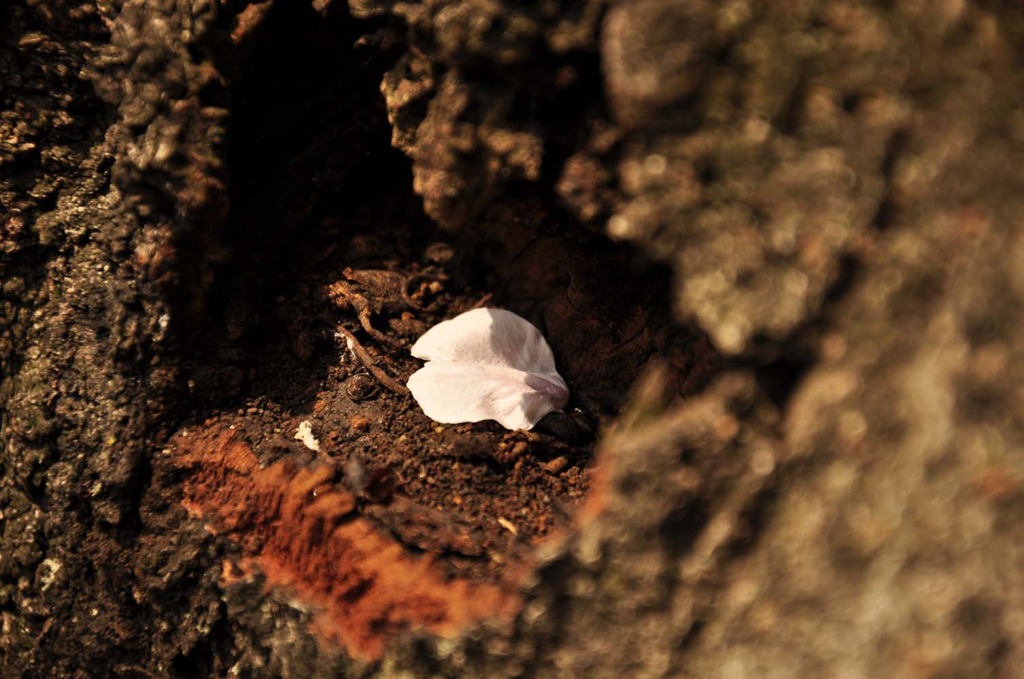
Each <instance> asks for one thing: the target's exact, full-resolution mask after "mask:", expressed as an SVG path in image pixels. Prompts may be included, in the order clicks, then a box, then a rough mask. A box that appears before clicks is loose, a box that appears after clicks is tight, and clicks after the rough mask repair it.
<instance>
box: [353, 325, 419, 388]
mask: <svg viewBox="0 0 1024 679" xmlns="http://www.w3.org/2000/svg"><path fill="white" fill-rule="evenodd" d="M337 330H338V334H339V335H341V336H342V337H344V338H345V344H346V345H347V346H348V349H349V351H351V352H352V353H353V354H354V355H355V357H356V358H358V359H359V362H360V363H362V364H363V366H364V367H365V368H366V369H367V370H369V371H370V374H371V375H373V376H374V377H375V378H376V379H377V381H378V382H380V383H381V384H383V385H384V386H385V387H387V388H388V389H390V390H391V391H393V392H395V393H396V394H402V395H403V396H404V395H406V394H408V393H409V390H408V389H406V387H405V385H404V384H402V383H400V382H398V381H397V380H395V378H393V377H392V376H391V375H388V374H387V373H386V372H384V371H383V370H382V369H381V368H378V367H377V365H376V364H374V362H373V356H370V352H368V351H367V350H366V348H365V347H363V345H362V344H360V343H359V340H357V339H356V337H355V335H353V334H352V333H351V332H349V331H348V329H347V328H346V327H345V326H343V325H339V326H337Z"/></svg>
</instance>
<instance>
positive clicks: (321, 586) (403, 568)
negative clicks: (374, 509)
mask: <svg viewBox="0 0 1024 679" xmlns="http://www.w3.org/2000/svg"><path fill="white" fill-rule="evenodd" d="M171 451H172V456H173V459H174V463H175V464H176V465H177V466H179V467H181V468H183V469H186V470H187V471H188V472H189V475H188V477H187V479H186V480H185V483H184V484H183V487H184V495H185V498H184V505H185V507H186V508H187V509H188V510H189V511H190V512H191V513H192V514H194V515H196V516H199V517H201V518H203V519H204V520H205V521H207V522H208V524H209V525H210V527H211V529H212V530H214V531H216V532H218V533H229V534H231V537H232V538H233V539H234V540H236V541H237V542H238V543H239V544H240V545H241V547H242V550H243V553H244V554H245V556H246V558H247V560H248V561H249V562H251V563H254V564H256V565H257V566H258V567H259V568H260V570H261V571H262V572H263V574H264V575H265V576H266V579H267V584H268V585H269V586H273V587H284V588H287V589H288V590H290V591H291V592H293V593H294V594H295V595H296V596H297V597H298V598H299V599H301V600H302V601H303V602H304V603H306V604H307V605H310V606H311V607H313V608H314V617H313V626H314V628H315V629H316V630H317V631H318V632H319V633H320V634H321V635H322V636H323V637H325V638H327V639H329V640H332V641H335V642H338V643H341V644H342V645H343V646H344V647H345V648H346V650H347V651H348V652H349V653H350V654H351V655H352V656H353V657H355V658H358V659H360V660H364V661H372V660H376V659H378V658H380V657H381V655H382V653H383V651H384V648H385V646H386V645H387V643H388V641H389V640H390V639H392V638H394V637H395V636H397V635H399V634H401V633H403V632H406V631H410V630H416V629H420V630H425V631H428V632H430V633H433V634H437V635H441V636H452V635H454V634H456V633H458V632H459V631H460V630H462V629H464V628H466V627H468V626H470V625H473V624H475V623H478V622H480V621H482V620H484V619H487V618H492V617H502V618H510V617H511V616H513V615H515V613H516V612H517V611H518V609H519V605H520V601H519V598H518V596H517V595H516V594H515V593H514V592H512V591H511V587H508V588H502V587H499V586H495V585H487V584H473V583H469V582H467V581H464V580H460V579H451V578H446V577H444V576H443V575H442V574H441V572H440V570H439V569H437V568H436V567H435V565H434V563H433V561H432V560H431V559H430V558H426V557H424V558H414V557H412V556H410V555H409V554H408V553H407V552H406V551H405V549H403V547H402V546H401V545H400V544H398V543H397V542H396V541H395V540H394V539H392V538H391V537H389V536H387V535H385V534H383V533H381V532H380V531H379V530H378V529H377V527H376V526H375V525H374V524H373V523H371V522H370V521H369V520H368V519H366V518H364V517H362V516H361V515H360V514H359V513H358V511H357V502H356V498H355V497H354V496H353V495H352V494H351V493H349V492H347V491H346V490H343V489H341V488H338V487H336V485H335V484H334V483H333V479H334V476H335V471H334V469H332V468H331V467H329V466H327V465H318V466H309V467H302V466H299V465H297V464H295V463H293V462H289V461H287V460H286V461H282V462H278V463H276V464H274V465H272V466H270V467H266V468H264V469H260V468H259V463H258V461H257V459H256V456H255V454H254V453H253V451H252V449H251V448H250V446H249V445H248V444H247V443H246V442H245V441H243V440H241V438H240V437H239V436H238V435H237V434H236V432H234V431H229V430H223V429H219V428H213V429H210V430H207V431H196V430H191V431H190V432H188V433H187V434H179V435H178V436H176V437H175V438H174V439H173V441H172V448H171Z"/></svg>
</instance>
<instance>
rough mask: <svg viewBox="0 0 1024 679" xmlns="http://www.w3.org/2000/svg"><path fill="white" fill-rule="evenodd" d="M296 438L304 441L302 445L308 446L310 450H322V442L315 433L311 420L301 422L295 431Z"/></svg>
mask: <svg viewBox="0 0 1024 679" xmlns="http://www.w3.org/2000/svg"><path fill="white" fill-rule="evenodd" d="M295 439H296V440H297V441H302V445H304V446H306V447H307V448H309V449H310V450H315V451H319V450H320V442H319V441H317V440H316V436H314V435H313V424H312V423H311V422H310V421H309V420H303V421H302V422H299V428H298V430H297V431H296V432H295Z"/></svg>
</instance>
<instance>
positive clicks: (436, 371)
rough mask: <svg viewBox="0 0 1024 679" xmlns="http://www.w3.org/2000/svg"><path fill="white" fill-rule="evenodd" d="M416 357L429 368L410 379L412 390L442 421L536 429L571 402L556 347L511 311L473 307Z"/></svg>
mask: <svg viewBox="0 0 1024 679" xmlns="http://www.w3.org/2000/svg"><path fill="white" fill-rule="evenodd" d="M412 354H413V356H416V357H417V358H424V359H427V364H426V365H425V366H424V367H423V368H421V369H420V370H418V371H417V372H415V373H414V374H413V375H412V377H410V378H409V390H410V391H411V392H412V395H413V398H415V399H416V402H417V403H419V404H420V407H421V408H423V412H424V413H426V415H427V416H428V417H430V418H431V419H433V420H435V421H437V422H444V423H457V422H479V421H481V420H497V421H498V423H499V424H501V425H502V426H504V427H506V428H508V429H531V428H532V427H533V425H535V424H537V422H538V421H540V419H541V418H542V417H544V416H545V415H547V414H548V413H550V412H552V411H554V410H558V409H560V408H562V407H563V406H565V404H566V403H567V402H568V400H569V388H568V387H567V386H566V384H565V380H563V379H562V377H561V376H560V375H559V374H558V373H557V372H556V371H555V359H554V355H553V354H552V353H551V347H549V346H548V343H547V342H545V341H544V337H543V336H542V335H541V334H540V331H539V330H537V328H535V327H533V325H531V324H530V323H529V322H528V321H526V320H524V319H522V318H520V317H519V316H516V315H515V314H513V313H511V312H508V311H503V310H501V309H474V310H473V311H467V312H466V313H464V314H462V315H460V316H458V317H456V318H454V319H452V320H450V321H444V322H443V323H439V324H438V325H436V326H434V327H433V328H431V329H430V330H428V331H427V332H426V333H425V334H424V335H423V337H421V338H420V339H419V340H418V341H417V342H416V344H414V345H413V347H412Z"/></svg>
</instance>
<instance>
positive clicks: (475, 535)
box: [158, 210, 714, 659]
mask: <svg viewBox="0 0 1024 679" xmlns="http://www.w3.org/2000/svg"><path fill="white" fill-rule="evenodd" d="M369 214H373V213H369ZM521 214H526V215H530V213H529V212H527V211H525V210H524V212H522V213H521ZM533 217H534V218H535V219H536V221H534V222H533V224H532V226H533V228H534V230H535V233H536V235H535V237H534V238H532V239H531V240H530V241H528V242H527V243H525V244H523V243H518V242H515V243H507V242H503V241H502V240H501V239H500V231H499V235H498V236H496V237H493V238H489V236H488V235H487V234H486V231H485V232H484V235H483V236H481V237H478V239H476V240H475V241H473V242H472V243H470V242H469V241H467V240H463V241H461V242H458V241H454V242H453V243H454V244H450V243H445V242H441V241H437V240H434V238H437V237H439V236H441V235H442V234H440V233H438V232H432V231H430V230H429V229H425V228H423V227H421V229H420V230H419V231H414V230H413V229H411V228H403V227H396V228H392V229H387V228H384V229H380V230H378V231H376V232H374V231H373V230H372V229H371V228H367V230H366V231H365V232H364V233H361V234H357V235H354V236H350V237H349V238H348V240H347V242H346V240H345V237H344V236H343V235H342V234H341V233H331V231H332V230H331V229H330V228H328V229H327V231H328V234H327V236H326V238H327V240H328V241H329V242H332V243H337V244H339V245H335V246H326V245H325V247H323V248H318V247H311V248H310V250H311V251H312V252H316V253H319V254H318V255H313V256H311V257H310V259H309V260H308V269H307V271H306V272H305V274H304V276H305V279H304V281H303V283H302V284H301V285H298V286H296V288H295V290H294V291H293V292H292V294H291V296H288V295H279V296H277V297H275V298H274V303H273V304H272V305H271V307H270V309H269V310H267V311H265V312H264V313H266V314H267V316H268V319H269V322H267V323H265V324H264V327H265V328H267V330H266V331H265V337H264V338H262V340H261V341H262V344H261V351H260V352H259V354H258V355H259V359H258V360H257V361H255V362H253V363H251V364H248V365H245V366H241V367H237V368H234V369H233V370H234V371H235V372H238V373H241V376H240V377H239V376H238V375H236V376H235V378H234V379H236V380H239V381H240V383H241V384H242V386H241V388H239V390H238V391H239V395H238V396H237V397H236V398H235V399H225V402H224V403H219V404H209V403H207V404H198V407H197V408H196V413H195V415H194V417H193V418H192V420H191V421H190V422H189V423H188V424H186V425H185V426H184V427H182V428H181V429H180V430H179V431H178V432H177V433H176V434H175V435H174V436H173V437H172V439H171V444H170V447H169V448H168V451H169V455H167V456H165V458H164V459H163V462H162V464H161V465H160V466H161V467H162V473H161V474H158V477H159V478H160V479H161V482H160V483H159V484H158V485H162V486H164V487H168V488H170V487H172V486H173V485H174V484H175V483H177V481H178V479H180V478H183V480H184V488H185V492H184V499H183V501H182V502H183V504H184V505H185V506H186V508H187V509H189V510H190V511H191V512H192V513H193V514H194V515H198V516H201V517H202V518H203V519H204V520H205V521H206V522H207V523H208V524H209V525H210V527H211V528H212V529H214V530H215V531H217V532H223V533H226V534H227V535H229V536H231V540H232V541H233V542H234V543H235V544H236V545H238V546H240V547H241V554H240V556H238V557H237V558H235V559H234V560H233V565H231V566H230V568H229V569H228V572H230V571H231V569H235V570H236V571H237V572H236V573H235V575H234V576H232V578H230V579H229V580H230V581H234V580H237V579H238V577H240V575H239V573H242V572H250V570H251V568H252V567H253V566H255V567H257V570H258V571H260V572H262V573H263V574H264V575H265V576H266V578H267V583H268V585H271V586H284V587H285V588H286V589H287V590H288V591H289V592H290V593H292V594H294V595H297V596H298V597H299V599H300V600H303V601H305V602H306V603H307V604H313V603H314V602H315V603H316V606H314V608H315V609H316V610H318V611H320V613H318V614H316V615H315V616H314V626H315V627H316V628H317V629H318V630H320V631H321V632H324V633H326V634H327V636H328V637H330V638H333V639H335V640H339V641H342V642H343V643H344V644H345V645H346V647H347V648H349V650H350V651H351V652H352V653H354V654H355V655H356V656H357V657H362V658H365V659H371V658H374V657H376V656H377V655H378V654H379V652H380V651H381V649H382V648H383V645H384V643H385V641H384V640H386V638H388V636H389V635H390V634H392V633H397V632H399V631H401V630H403V629H408V628H426V629H431V630H432V631H434V632H435V633H443V632H444V631H445V630H448V631H451V630H452V629H453V628H454V627H457V626H458V625H460V624H468V623H470V622H473V621H477V620H479V619H482V618H484V617H489V616H493V615H496V614H498V613H499V612H500V611H501V610H503V609H507V608H508V607H509V606H510V605H512V607H513V608H514V602H515V600H516V597H515V595H514V592H515V588H516V582H517V580H518V578H519V577H520V576H521V575H522V574H524V573H525V572H527V569H528V568H529V559H530V554H531V552H532V550H533V549H534V548H535V547H536V545H537V544H539V543H540V542H541V541H542V540H544V539H546V538H549V537H551V536H553V535H556V534H557V533H558V531H559V530H560V529H563V528H566V527H567V526H568V525H569V524H570V522H571V519H572V516H573V514H574V512H575V511H576V509H577V508H578V507H579V506H580V504H581V502H582V500H583V499H584V497H585V495H586V493H587V488H588V485H589V478H590V470H589V469H588V463H589V462H590V459H591V455H592V452H593V449H594V445H595V440H596V433H597V432H599V431H600V429H601V427H602V426H603V425H604V424H606V423H607V422H608V421H610V419H611V418H612V417H613V416H614V415H615V414H616V410H617V408H618V406H619V404H620V403H621V399H622V398H623V396H624V391H625V389H626V388H627V387H628V386H629V384H630V383H632V381H633V376H634V375H635V374H636V373H638V372H639V371H640V370H641V368H642V366H643V364H644V362H645V361H646V360H648V357H649V356H651V355H652V354H654V353H655V352H657V353H658V354H660V355H661V356H675V357H676V359H677V360H676V366H675V367H676V369H677V370H676V376H677V378H678V380H677V385H676V389H677V390H678V391H680V392H682V393H688V392H689V391H691V390H693V389H694V388H695V387H697V386H699V385H700V384H702V383H703V381H704V379H705V378H706V377H707V375H708V374H709V372H710V370H711V368H712V366H713V364H714V357H713V354H712V352H711V351H710V349H709V348H708V346H707V344H706V342H705V341H704V340H702V339H701V338H700V337H698V336H697V335H696V334H695V333H693V332H692V331H687V330H685V329H683V328H680V327H678V326H676V325H675V324H673V323H672V322H671V321H670V319H669V318H668V317H667V314H665V313H664V312H663V311H658V310H660V309H665V308H666V307H667V306H668V305H667V304H660V305H658V304H648V303H644V302H645V301H647V300H650V299H651V298H653V297H654V296H656V295H658V294H659V292H660V291H661V290H664V289H666V288H667V285H666V281H665V280H664V272H662V271H660V270H657V269H651V268H650V267H649V266H645V267H643V268H637V271H638V274H637V276H636V277H635V278H634V279H629V280H622V279H616V280H612V279H609V278H607V277H604V276H603V275H602V270H614V268H615V267H616V266H620V265H621V262H622V260H623V259H628V258H629V257H631V255H630V254H629V253H627V252H625V251H623V250H620V249H618V248H615V247H613V246H611V245H610V244H608V243H606V242H603V241H601V240H600V239H596V238H590V237H585V236H583V235H581V236H580V237H579V238H577V239H574V240H567V239H565V238H564V237H559V238H554V237H548V236H545V235H543V233H541V232H540V229H539V228H538V227H539V225H540V223H541V221H542V220H541V219H540V218H539V213H536V214H534V215H533ZM327 224H328V227H329V226H330V222H329V221H328V222H327ZM526 224H527V225H530V222H526ZM522 226H523V223H522V222H521V223H520V224H519V227H520V228H522ZM424 231H425V233H424ZM517 233H518V232H517ZM584 261H585V262H587V266H586V268H584V267H582V266H581V264H580V263H581V262H584ZM638 267H639V260H638ZM492 291H493V292H492ZM481 304H488V305H495V306H508V307H510V308H512V309H514V310H516V311H518V312H520V313H523V314H525V315H526V316H527V317H529V318H530V319H531V320H533V321H534V322H535V323H536V324H538V326H539V327H541V328H542V329H544V330H545V332H546V334H547V335H548V337H549V340H550V341H551V343H552V345H553V347H554V350H555V353H556V358H557V360H558V364H559V368H560V370H561V371H562V372H563V373H564V374H565V376H566V378H567V380H568V382H569V385H570V388H571V389H572V393H573V397H572V401H571V402H570V405H569V406H568V407H567V408H566V410H565V412H562V413H553V414H551V415H549V416H548V417H547V418H545V419H544V420H542V422H541V423H539V424H538V426H537V427H535V429H534V430H533V431H529V432H527V431H515V432H513V431H507V430H505V429H503V428H502V427H501V426H499V425H498V424H496V423H494V422H481V423H473V424H457V425H442V424H438V423H435V422H432V421H431V420H430V419H429V418H427V417H426V416H425V415H424V414H423V413H422V412H421V410H420V409H419V407H418V406H417V405H416V403H415V401H414V400H413V399H412V397H411V396H410V395H409V394H408V393H407V391H406V390H405V388H404V383H405V381H406V380H407V379H408V377H409V375H411V374H412V372H414V371H415V370H416V369H417V368H418V367H419V366H420V365H421V363H420V362H419V361H418V360H416V359H414V358H412V357H411V355H410V354H409V346H410V345H411V343H412V342H413V341H414V340H415V338H416V337H417V336H419V335H420V334H422V333H423V332H424V331H425V330H426V329H428V328H429V327H431V326H433V325H434V324H436V323H438V322H440V321H441V320H443V319H445V318H450V317H453V316H455V315H457V314H459V313H461V312H463V311H466V310H468V309H470V308H473V307H474V306H478V305H481ZM576 305H580V306H579V308H576ZM584 305H585V306H584ZM357 307H358V308H369V309H371V311H372V313H371V315H370V316H369V322H370V323H371V329H372V331H373V333H374V334H376V335H378V336H377V337H375V336H374V334H371V333H370V331H369V330H368V329H366V328H364V327H363V326H362V324H361V323H360V321H359V319H358V317H357V316H358V314H357V311H356V308H357ZM350 340H354V341H355V346H354V347H353V349H352V350H350V349H349V348H348V343H349V341H350ZM223 352H224V350H223V348H221V349H219V350H218V351H215V352H213V355H215V356H216V355H222V354H223ZM231 370H232V368H231V366H230V365H228V366H225V363H224V361H223V360H222V359H218V360H214V361H210V362H206V363H204V362H202V360H201V359H200V358H199V357H197V362H196V365H195V366H194V367H193V374H194V376H195V378H196V379H197V380H200V381H201V382H202V383H204V384H205V385H207V387H206V391H207V392H209V385H210V384H212V383H215V382H216V381H217V380H227V379H229V378H230V375H231V374H233V373H231V372H230V371H231ZM225 374H228V375H229V377H225ZM305 420H308V421H309V422H310V424H311V426H312V432H313V434H314V435H315V437H316V439H317V441H318V443H319V451H314V450H312V449H310V448H308V447H307V446H305V445H304V444H303V443H301V442H300V441H298V440H296V438H295V434H296V432H297V430H298V427H299V425H300V423H301V422H303V421H305ZM242 458H244V459H245V462H244V463H240V462H239V460H240V459H242ZM249 458H251V460H250V459H249ZM240 464H241V466H239V465H240ZM182 470H183V471H184V476H183V477H182V476H181V471H182ZM310 478H312V479H314V481H315V482H313V481H309V479H310ZM303 494H305V495H303ZM324 494H326V496H327V497H329V498H331V502H330V503H328V502H327V501H326V500H325V499H324V498H323V497H319V496H320V495H324ZM289 503H290V504H289ZM339 507H340V509H339ZM339 555H343V556H339ZM381 555H384V556H381ZM238 569H241V570H238ZM324 573H329V574H330V575H329V577H326V579H325V576H324V575H323V574H324ZM410 578H412V582H416V583H418V584H417V586H416V587H412V586H408V585H407V583H408V582H409V581H410V580H409V579H410ZM360 583H362V584H360ZM224 584H225V586H227V585H229V584H230V582H229V581H225V583H224ZM393 592H403V595H402V596H401V597H397V598H395V597H394V596H393V594H392V593H393ZM324 602H326V603H324ZM439 607H440V608H439ZM381 616H383V618H382V617H381Z"/></svg>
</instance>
